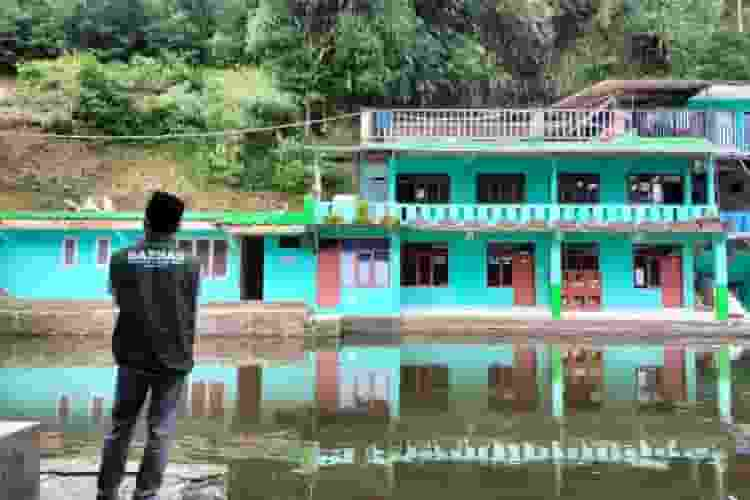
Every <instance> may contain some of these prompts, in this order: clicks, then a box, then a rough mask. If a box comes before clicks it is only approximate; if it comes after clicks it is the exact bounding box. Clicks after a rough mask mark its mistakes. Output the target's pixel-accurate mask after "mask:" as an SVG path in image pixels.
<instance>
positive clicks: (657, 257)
mask: <svg viewBox="0 0 750 500" xmlns="http://www.w3.org/2000/svg"><path fill="white" fill-rule="evenodd" d="M633 264H634V266H633V274H634V286H635V288H652V289H658V288H661V295H662V305H663V306H664V307H682V293H683V285H682V281H683V280H682V257H681V256H680V249H679V247H673V246H653V245H634V246H633Z"/></svg>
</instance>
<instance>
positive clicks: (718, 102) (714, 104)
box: [687, 96, 750, 111]
mask: <svg viewBox="0 0 750 500" xmlns="http://www.w3.org/2000/svg"><path fill="white" fill-rule="evenodd" d="M687 108H688V109H690V110H698V109H705V110H706V111H714V110H716V111H750V99H727V98H726V97H724V98H722V97H703V96H701V97H693V98H691V99H690V100H688V104H687Z"/></svg>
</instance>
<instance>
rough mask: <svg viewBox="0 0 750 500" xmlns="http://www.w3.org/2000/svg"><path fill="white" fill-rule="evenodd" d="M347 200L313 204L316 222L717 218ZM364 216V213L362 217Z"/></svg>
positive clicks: (610, 209) (676, 209)
mask: <svg viewBox="0 0 750 500" xmlns="http://www.w3.org/2000/svg"><path fill="white" fill-rule="evenodd" d="M363 207H364V205H358V204H357V203H355V202H351V201H346V202H343V201H337V202H321V203H319V204H318V209H317V214H316V215H317V217H316V218H317V222H318V223H319V224H330V223H337V224H362V223H364V224H367V223H373V224H380V223H383V222H384V220H385V218H389V219H390V221H392V222H393V221H398V222H399V223H400V224H421V223H425V224H444V225H450V224H469V225H471V224H489V225H496V224H506V223H507V224H529V223H533V222H540V223H545V224H546V223H560V222H562V223H580V224H599V223H601V224H611V223H623V224H641V223H680V222H693V221H695V220H696V219H701V218H709V217H718V216H719V214H718V211H717V208H716V207H711V206H709V205H691V206H685V205H656V204H654V205H629V204H612V203H602V204H569V205H566V204H563V205H559V204H541V203H540V204H523V205H521V204H508V205H484V204H462V203H454V204H429V205H428V204H411V203H408V204H407V203H389V202H385V203H367V205H366V210H363ZM364 215H366V217H364Z"/></svg>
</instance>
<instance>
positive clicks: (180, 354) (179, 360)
mask: <svg viewBox="0 0 750 500" xmlns="http://www.w3.org/2000/svg"><path fill="white" fill-rule="evenodd" d="M109 278H110V289H111V291H112V294H113V296H114V299H115V303H116V304H117V306H118V307H119V309H120V313H119V315H118V316H117V322H116V325H115V331H114V335H113V338H112V353H113V355H114V358H115V361H116V362H117V364H118V365H124V366H127V367H129V368H134V369H136V370H139V371H141V372H145V373H149V374H157V375H160V374H177V373H182V374H187V373H189V372H190V371H191V370H192V369H193V366H194V360H193V342H194V338H195V327H196V318H197V314H198V294H199V290H200V261H199V260H198V259H197V258H195V257H194V256H192V255H188V254H185V253H184V252H181V251H179V250H178V249H177V242H176V241H175V240H174V239H153V240H145V241H143V242H141V243H139V244H137V245H134V246H131V247H128V248H125V249H123V250H120V251H118V252H116V253H115V254H113V255H112V259H111V261H110V265H109Z"/></svg>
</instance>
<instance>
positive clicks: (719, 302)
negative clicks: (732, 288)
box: [713, 233, 729, 321]
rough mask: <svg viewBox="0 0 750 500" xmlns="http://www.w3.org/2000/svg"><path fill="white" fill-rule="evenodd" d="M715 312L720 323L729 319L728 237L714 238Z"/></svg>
mask: <svg viewBox="0 0 750 500" xmlns="http://www.w3.org/2000/svg"><path fill="white" fill-rule="evenodd" d="M713 246H714V248H713V251H714V311H715V313H716V319H717V320H718V321H726V320H728V319H729V287H728V286H727V274H728V273H727V235H726V234H724V233H721V234H717V235H715V236H714V245H713Z"/></svg>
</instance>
